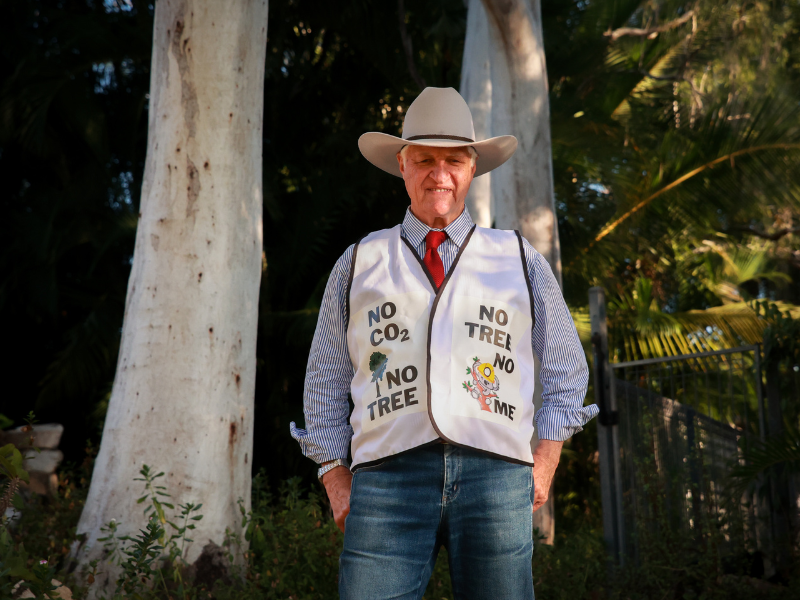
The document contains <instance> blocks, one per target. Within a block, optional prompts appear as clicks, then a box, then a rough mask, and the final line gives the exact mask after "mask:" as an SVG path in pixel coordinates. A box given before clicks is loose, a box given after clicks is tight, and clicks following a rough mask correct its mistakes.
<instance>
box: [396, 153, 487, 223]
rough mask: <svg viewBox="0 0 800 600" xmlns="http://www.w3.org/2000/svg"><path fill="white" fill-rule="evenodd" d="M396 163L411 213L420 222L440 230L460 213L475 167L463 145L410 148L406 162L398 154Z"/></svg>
mask: <svg viewBox="0 0 800 600" xmlns="http://www.w3.org/2000/svg"><path fill="white" fill-rule="evenodd" d="M397 161H398V162H399V163H400V172H401V173H402V174H403V180H404V181H405V182H406V191H407V192H408V196H409V198H411V212H413V213H414V215H415V216H416V217H417V218H418V219H419V220H420V221H422V222H423V223H425V224H426V225H428V226H429V227H435V228H437V229H440V228H444V227H446V226H447V225H449V224H450V223H451V222H452V221H453V220H454V219H455V218H456V217H458V215H460V214H461V212H462V211H463V210H464V198H466V197H467V192H468V191H469V185H470V183H472V177H473V176H474V175H475V168H476V165H473V164H472V160H471V158H470V154H469V150H467V148H466V147H465V146H462V147H456V148H436V147H429V146H410V147H408V149H407V150H406V160H405V161H403V157H402V156H401V155H400V154H399V153H398V154H397Z"/></svg>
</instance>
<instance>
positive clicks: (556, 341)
mask: <svg viewBox="0 0 800 600" xmlns="http://www.w3.org/2000/svg"><path fill="white" fill-rule="evenodd" d="M472 226H473V222H472V218H471V217H470V215H469V211H467V209H466V208H465V209H464V212H462V213H461V215H460V216H459V217H458V218H457V219H455V220H454V221H453V222H452V223H450V224H449V225H448V226H447V227H445V229H444V231H445V232H446V233H447V239H446V240H445V241H444V242H443V243H442V244H441V245H440V246H439V248H438V250H437V251H438V252H439V256H440V257H441V259H442V263H443V264H444V272H445V274H446V273H447V272H448V271H449V270H450V266H451V265H452V264H453V261H454V260H455V257H456V254H458V251H459V249H460V248H461V245H462V244H463V243H464V240H465V239H466V238H467V235H468V234H469V232H470V229H472ZM430 230H431V228H430V227H428V226H427V225H425V224H424V223H422V222H421V221H420V220H419V219H417V218H416V217H415V216H414V214H413V213H412V212H411V210H408V211H406V216H405V219H403V225H402V228H401V235H402V236H403V237H404V238H405V239H406V240H408V241H409V242H410V243H411V246H412V247H413V248H414V249H415V250H416V252H417V254H418V255H419V256H420V257H423V256H425V236H426V235H428V232H429V231H430ZM523 243H524V247H525V261H526V263H527V268H528V277H529V279H530V282H531V288H532V290H533V300H534V314H535V317H536V323H535V325H534V328H533V333H532V336H531V338H532V339H531V343H532V344H533V351H534V352H535V354H536V356H537V357H538V358H539V363H540V364H541V371H540V378H541V384H542V407H541V408H540V409H539V410H538V411H537V413H536V416H535V420H536V426H537V429H538V432H539V439H547V440H558V441H563V440H566V439H567V438H569V437H570V436H572V435H573V434H574V433H577V432H578V431H581V429H583V426H584V425H585V424H586V423H587V422H588V421H589V420H590V419H591V418H592V417H594V416H595V415H596V414H597V412H598V408H597V406H596V405H594V404H592V405H589V406H583V400H584V397H585V396H586V386H587V382H588V380H589V370H588V368H587V366H586V357H585V356H584V354H583V349H582V348H581V345H580V341H579V340H578V333H577V332H576V331H575V324H574V323H573V322H572V317H571V316H570V314H569V310H568V309H567V305H566V304H565V303H564V297H563V296H562V294H561V290H560V288H559V287H558V283H557V282H556V278H555V276H554V275H553V272H552V271H551V269H550V265H548V264H547V261H545V260H544V258H543V257H542V255H541V254H539V253H538V252H537V251H536V250H534V249H533V246H531V245H530V244H529V243H528V242H527V241H525V240H524V239H523ZM353 248H354V246H350V247H349V248H348V249H347V250H346V251H345V253H344V254H343V255H342V256H341V258H339V260H338V261H337V262H336V265H335V266H334V267H333V271H331V275H330V278H329V279H328V285H327V287H326V288H325V295H324V296H323V298H322V306H321V307H320V310H319V320H318V321H317V330H316V332H315V334H314V341H313V342H312V344H311V352H310V353H309V356H308V367H307V368H306V382H305V389H304V391H303V412H304V414H305V418H306V428H305V429H299V428H297V426H296V425H295V424H294V423H291V425H290V432H291V434H292V437H293V438H294V439H296V440H297V441H298V442H299V443H300V447H301V449H302V451H303V454H305V455H306V456H307V457H309V458H311V459H312V460H314V461H316V462H318V463H323V462H326V461H329V460H334V459H337V458H347V455H348V450H349V446H350V439H351V438H352V437H353V429H352V427H351V426H350V419H349V417H350V403H349V401H348V395H349V393H350V382H351V381H352V379H353V376H354V375H355V370H354V368H353V364H352V363H351V362H350V354H349V351H348V349H347V322H348V318H349V315H348V314H347V298H346V296H347V292H348V289H347V287H348V280H349V278H350V269H351V264H352V259H353Z"/></svg>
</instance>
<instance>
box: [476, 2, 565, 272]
mask: <svg viewBox="0 0 800 600" xmlns="http://www.w3.org/2000/svg"><path fill="white" fill-rule="evenodd" d="M483 6H484V8H485V9H486V13H487V16H488V24H489V27H488V29H489V39H490V47H491V52H492V54H491V63H492V66H491V69H492V132H493V134H494V135H498V134H501V133H503V134H508V133H510V134H512V135H515V136H517V139H518V140H519V148H518V149H517V152H516V153H515V154H514V156H513V157H512V158H511V159H510V160H509V161H508V163H506V165H503V166H502V167H500V168H499V169H498V170H497V171H496V172H495V173H494V174H493V176H492V194H493V196H494V203H495V207H496V214H495V222H496V226H497V227H498V228H499V229H519V230H520V232H521V233H522V235H523V236H525V239H527V240H528V241H529V242H530V243H531V244H532V245H533V247H534V248H536V250H538V251H539V252H540V253H541V254H542V255H543V256H544V257H545V259H547V262H548V263H550V266H551V268H552V269H553V272H554V273H555V275H556V279H558V281H559V283H560V282H561V252H560V247H559V243H558V221H557V220H556V211H555V201H554V197H553V159H552V149H551V142H550V105H549V101H548V97H547V67H546V64H545V58H544V40H543V36H542V16H541V6H540V2H539V0H483Z"/></svg>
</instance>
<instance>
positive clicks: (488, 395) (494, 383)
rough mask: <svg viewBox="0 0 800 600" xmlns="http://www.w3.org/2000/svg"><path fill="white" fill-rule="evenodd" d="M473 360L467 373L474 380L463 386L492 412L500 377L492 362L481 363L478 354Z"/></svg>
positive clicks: (483, 407)
mask: <svg viewBox="0 0 800 600" xmlns="http://www.w3.org/2000/svg"><path fill="white" fill-rule="evenodd" d="M373 356H374V355H373ZM472 360H473V363H472V368H469V367H467V375H472V381H465V382H464V383H462V384H461V386H462V387H463V388H464V389H465V390H466V391H467V392H468V393H469V395H470V396H472V397H473V398H475V400H477V401H478V404H479V405H480V407H481V410H485V411H486V412H492V400H491V399H492V398H498V396H497V394H496V393H495V392H497V391H498V390H499V389H500V377H498V376H497V375H496V374H495V372H494V367H493V366H492V365H491V364H490V363H488V362H486V363H482V364H481V360H480V359H479V358H478V357H477V356H474V357H473V358H472Z"/></svg>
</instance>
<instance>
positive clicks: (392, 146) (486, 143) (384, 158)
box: [358, 131, 517, 177]
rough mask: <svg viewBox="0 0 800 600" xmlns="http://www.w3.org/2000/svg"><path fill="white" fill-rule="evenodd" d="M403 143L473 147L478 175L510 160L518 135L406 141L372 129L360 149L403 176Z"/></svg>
mask: <svg viewBox="0 0 800 600" xmlns="http://www.w3.org/2000/svg"><path fill="white" fill-rule="evenodd" d="M403 146H434V147H437V148H456V147H459V146H472V147H473V148H475V151H476V152H477V153H478V161H477V163H476V164H477V167H476V169H475V177H479V176H480V175H483V174H484V173H488V172H489V171H491V170H493V169H496V168H497V167H499V166H500V165H502V164H503V163H504V162H506V161H507V160H508V159H509V158H511V155H512V154H514V152H515V151H516V149H517V138H515V137H514V136H513V135H501V136H498V137H493V138H489V139H488V140H483V141H481V142H467V141H461V140H437V139H419V140H404V139H403V138H399V137H395V136H393V135H389V134H386V133H379V132H377V131H370V132H368V133H365V134H363V135H362V136H361V137H360V138H358V149H359V150H361V154H363V155H364V158H366V159H367V160H368V161H369V162H371V163H372V164H373V165H375V166H376V167H378V168H379V169H381V170H383V171H386V172H387V173H391V174H392V175H394V176H396V177H402V176H403V174H402V173H401V172H400V165H398V164H397V153H398V152H400V149H401V148H402V147H403Z"/></svg>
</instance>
